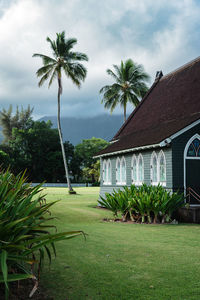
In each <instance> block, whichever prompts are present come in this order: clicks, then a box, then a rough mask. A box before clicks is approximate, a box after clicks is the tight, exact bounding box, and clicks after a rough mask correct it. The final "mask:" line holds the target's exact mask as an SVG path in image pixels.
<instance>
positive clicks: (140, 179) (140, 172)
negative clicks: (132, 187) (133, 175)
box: [138, 154, 144, 184]
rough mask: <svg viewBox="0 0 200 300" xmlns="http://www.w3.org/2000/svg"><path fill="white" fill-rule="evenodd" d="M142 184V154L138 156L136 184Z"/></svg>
mask: <svg viewBox="0 0 200 300" xmlns="http://www.w3.org/2000/svg"><path fill="white" fill-rule="evenodd" d="M143 182H144V161H143V157H142V154H139V156H138V184H142V183H143Z"/></svg>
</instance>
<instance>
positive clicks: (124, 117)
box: [124, 104, 126, 123]
mask: <svg viewBox="0 0 200 300" xmlns="http://www.w3.org/2000/svg"><path fill="white" fill-rule="evenodd" d="M125 122H126V104H124V123H125Z"/></svg>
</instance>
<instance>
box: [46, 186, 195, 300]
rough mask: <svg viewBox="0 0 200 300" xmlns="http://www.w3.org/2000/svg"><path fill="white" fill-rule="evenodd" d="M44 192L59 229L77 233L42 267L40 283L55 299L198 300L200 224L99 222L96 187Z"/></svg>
mask: <svg viewBox="0 0 200 300" xmlns="http://www.w3.org/2000/svg"><path fill="white" fill-rule="evenodd" d="M76 191H77V192H78V194H77V195H68V194H67V191H66V190H65V189H64V188H47V189H45V193H47V200H48V201H53V200H57V199H60V200H61V201H60V202H59V203H57V204H56V205H55V207H54V208H53V209H52V214H53V215H54V216H56V217H57V218H58V219H56V220H55V221H54V222H55V224H56V226H57V227H58V230H59V231H66V230H83V231H84V232H86V233H87V234H88V236H87V239H86V241H85V240H84V238H82V237H78V238H75V239H72V240H69V241H62V242H59V243H58V244H57V258H56V259H55V260H53V262H52V265H51V267H50V269H49V268H48V265H47V266H45V269H44V272H43V275H42V281H41V282H42V285H44V286H45V287H46V288H47V290H48V291H49V294H50V295H52V296H54V299H56V300H57V299H58V300H66V299H67V300H75V299H77V300H81V299H94V300H99V299H103V300H104V299H105V300H106V299H109V300H110V299H124V300H129V299H130V300H132V299H137V300H165V299H166V300H179V299H180V300H199V297H200V296H199V295H200V226H199V225H187V224H186V225H184V224H183V225H182V224H180V225H145V224H126V223H112V222H103V221H102V219H103V218H104V217H107V218H109V217H111V213H110V212H108V211H106V210H102V209H97V208H95V206H96V205H97V199H98V192H99V189H98V188H76Z"/></svg>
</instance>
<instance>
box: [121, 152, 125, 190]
mask: <svg viewBox="0 0 200 300" xmlns="http://www.w3.org/2000/svg"><path fill="white" fill-rule="evenodd" d="M121 184H126V161H125V158H124V157H122V159H121Z"/></svg>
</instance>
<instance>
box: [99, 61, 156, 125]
mask: <svg viewBox="0 0 200 300" xmlns="http://www.w3.org/2000/svg"><path fill="white" fill-rule="evenodd" d="M113 67H114V70H115V73H114V72H113V71H112V70H111V69H107V73H108V75H111V76H112V77H113V78H114V80H115V83H113V84H112V85H106V86H104V87H102V88H101V90H100V93H101V94H103V99H102V101H101V103H104V107H105V108H107V109H110V110H111V113H112V112H113V110H114V109H115V107H116V106H117V105H118V104H120V105H121V106H122V107H123V109H124V122H125V121H126V107H127V103H128V102H130V103H132V104H133V105H134V106H137V105H138V103H139V101H140V100H141V98H142V97H143V96H144V95H145V93H146V92H147V90H148V87H147V85H146V83H145V82H146V81H149V79H150V77H149V75H148V74H147V73H146V72H145V71H144V68H143V66H142V65H138V64H136V63H134V62H133V61H132V59H127V60H126V61H125V62H123V61H121V65H120V66H117V65H113Z"/></svg>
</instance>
